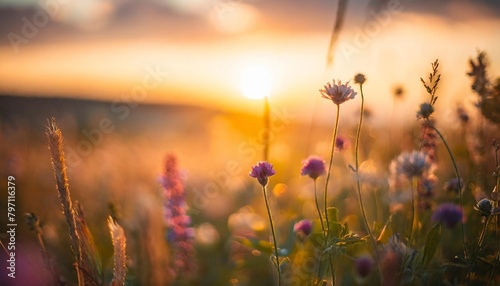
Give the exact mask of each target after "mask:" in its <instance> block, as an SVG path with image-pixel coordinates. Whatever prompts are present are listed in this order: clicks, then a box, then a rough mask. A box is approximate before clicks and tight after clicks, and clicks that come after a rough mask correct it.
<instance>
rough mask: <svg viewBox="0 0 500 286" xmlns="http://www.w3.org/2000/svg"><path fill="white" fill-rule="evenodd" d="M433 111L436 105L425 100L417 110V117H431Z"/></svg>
mask: <svg viewBox="0 0 500 286" xmlns="http://www.w3.org/2000/svg"><path fill="white" fill-rule="evenodd" d="M433 112H434V107H433V106H432V105H431V104H430V103H428V102H424V103H422V104H420V109H419V110H418V112H417V118H424V119H429V117H430V116H431V114H432V113H433Z"/></svg>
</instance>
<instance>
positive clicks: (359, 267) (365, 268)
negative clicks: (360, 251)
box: [356, 255, 373, 278]
mask: <svg viewBox="0 0 500 286" xmlns="http://www.w3.org/2000/svg"><path fill="white" fill-rule="evenodd" d="M372 267H373V259H372V258H371V257H370V256H366V255H365V256H361V257H359V258H358V259H356V272H357V273H358V275H359V276H361V277H363V278H364V277H366V276H368V274H370V272H371V271H372Z"/></svg>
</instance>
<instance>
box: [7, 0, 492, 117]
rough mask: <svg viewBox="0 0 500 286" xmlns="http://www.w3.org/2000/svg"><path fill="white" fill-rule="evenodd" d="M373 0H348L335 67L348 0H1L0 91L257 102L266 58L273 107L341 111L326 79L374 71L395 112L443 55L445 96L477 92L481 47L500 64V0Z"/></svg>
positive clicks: (376, 106)
mask: <svg viewBox="0 0 500 286" xmlns="http://www.w3.org/2000/svg"><path fill="white" fill-rule="evenodd" d="M368 2H369V1H359V0H357V1H354V0H353V1H349V6H348V8H347V14H346V18H345V23H344V28H343V30H342V31H341V34H340V37H339V41H338V43H337V48H336V50H335V58H334V63H333V66H331V67H328V66H327V65H326V55H327V50H328V44H329V41H330V35H331V30H332V26H333V22H334V20H335V13H336V6H337V1H291V0H288V1H284V0H282V1H242V0H233V1H231V0H189V1H188V0H173V1H172V0H171V1H167V0H156V1H155V0H150V1H131V0H110V1H97V0H86V1H76V0H60V1H57V0H47V1H35V0H33V1H31V0H24V1H15V0H9V1H2V2H1V3H0V23H1V25H0V36H1V38H0V94H8V95H22V96H31V95H35V96H57V97H83V98H90V99H98V100H109V101H115V100H129V99H130V98H132V100H134V99H133V97H134V96H135V98H136V99H135V101H138V102H147V103H172V104H188V105H202V106H208V107H211V108H217V109H222V110H231V111H238V112H240V111H242V112H250V113H255V112H260V110H261V107H262V102H261V101H259V100H254V99H248V98H245V97H244V96H243V90H242V87H241V77H242V76H243V74H244V71H245V70H247V69H248V67H254V66H259V67H260V68H263V69H265V70H266V72H267V73H268V74H269V77H270V78H271V80H270V81H271V85H272V87H271V91H270V102H271V105H272V107H274V108H278V109H282V108H286V109H287V110H289V111H290V112H292V113H294V114H297V115H299V117H303V118H310V117H311V116H312V114H316V115H314V117H317V118H322V117H325V118H331V110H332V109H331V105H329V104H326V102H325V101H324V99H321V98H320V94H319V92H318V89H320V88H322V87H323V85H324V84H325V83H326V82H327V81H329V80H331V79H332V78H335V79H341V80H343V81H346V80H349V79H351V78H353V77H354V74H355V73H357V72H363V73H364V74H365V75H366V77H367V78H368V81H367V83H366V85H365V86H364V90H365V94H366V99H367V104H368V106H369V107H370V108H371V109H372V111H373V112H374V114H375V116H379V117H380V118H386V117H387V109H388V108H390V106H391V104H392V101H391V98H392V94H393V90H394V88H395V87H396V86H403V87H404V90H405V92H406V96H407V97H408V98H409V99H410V100H409V101H408V103H407V104H414V103H415V102H420V101H422V100H423V99H425V97H424V95H425V90H424V89H423V88H422V87H421V84H420V82H419V77H425V76H426V75H427V74H428V72H429V71H430V63H431V62H432V61H434V60H435V59H436V58H438V59H439V60H440V62H441V73H442V74H443V80H442V86H441V87H440V92H441V95H442V98H443V99H440V101H442V102H440V103H441V104H446V103H451V104H455V105H456V104H458V103H460V102H461V101H464V100H465V101H467V102H469V103H470V101H471V100H470V99H468V98H469V97H471V96H472V93H471V91H470V80H469V78H467V76H466V75H465V72H466V70H467V69H468V66H467V60H468V59H469V58H470V57H474V56H475V55H476V54H477V51H478V50H484V51H486V52H487V54H488V57H489V60H490V63H491V69H490V75H497V76H498V75H499V74H500V34H499V31H500V5H499V4H498V1H497V3H496V4H495V2H494V1H474V2H473V1H403V0H401V1H387V2H386V3H382V4H381V6H380V7H379V8H376V7H375V6H374V5H369V4H368ZM375 2H376V1H375ZM382 2H383V1H382ZM416 2H418V3H416ZM40 3H42V4H40ZM42 6H43V7H42ZM145 78H148V79H147V80H146V81H147V82H148V87H147V88H144V81H145ZM151 78H153V79H154V78H156V79H159V81H158V82H153V81H151ZM141 90H142V91H144V90H146V92H147V93H145V94H142V93H140V91H141ZM131 96H132V97H131ZM452 96H453V98H452ZM381 107H382V108H381ZM347 108H351V109H352V110H355V108H357V106H356V105H351V106H350V107H347Z"/></svg>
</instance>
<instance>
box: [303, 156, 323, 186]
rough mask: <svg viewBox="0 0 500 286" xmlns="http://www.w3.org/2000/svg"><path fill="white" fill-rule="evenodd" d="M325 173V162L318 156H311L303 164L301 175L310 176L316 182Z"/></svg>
mask: <svg viewBox="0 0 500 286" xmlns="http://www.w3.org/2000/svg"><path fill="white" fill-rule="evenodd" d="M324 173H325V162H324V161H323V159H321V158H320V157H318V156H309V157H308V158H307V159H306V160H304V161H303V162H302V169H301V170H300V174H301V175H302V176H305V175H308V176H309V177H311V178H312V179H314V180H316V179H317V178H318V177H319V176H321V175H323V174H324Z"/></svg>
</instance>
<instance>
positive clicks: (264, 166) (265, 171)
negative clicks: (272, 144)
mask: <svg viewBox="0 0 500 286" xmlns="http://www.w3.org/2000/svg"><path fill="white" fill-rule="evenodd" d="M274 174H276V171H275V170H274V169H273V165H271V164H269V163H268V162H266V161H260V162H257V164H256V165H255V166H253V167H252V170H251V171H250V172H249V173H248V175H249V176H250V177H252V178H256V179H257V181H259V184H261V185H262V186H263V187H265V186H266V185H267V182H268V180H269V177H271V176H273V175H274Z"/></svg>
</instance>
